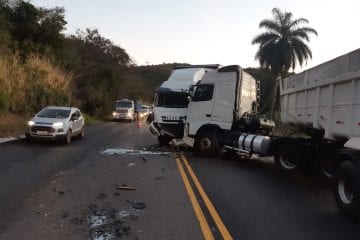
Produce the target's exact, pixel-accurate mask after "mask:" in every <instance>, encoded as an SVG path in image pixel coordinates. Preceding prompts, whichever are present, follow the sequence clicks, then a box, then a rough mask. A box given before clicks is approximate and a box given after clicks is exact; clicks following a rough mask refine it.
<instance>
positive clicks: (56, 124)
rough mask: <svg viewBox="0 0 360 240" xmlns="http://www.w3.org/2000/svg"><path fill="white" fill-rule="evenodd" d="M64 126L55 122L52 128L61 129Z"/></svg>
mask: <svg viewBox="0 0 360 240" xmlns="http://www.w3.org/2000/svg"><path fill="white" fill-rule="evenodd" d="M63 126H64V123H63V122H56V123H53V127H57V128H61V127H63Z"/></svg>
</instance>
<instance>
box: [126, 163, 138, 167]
mask: <svg viewBox="0 0 360 240" xmlns="http://www.w3.org/2000/svg"><path fill="white" fill-rule="evenodd" d="M135 165H136V164H135V163H129V164H128V165H127V166H128V167H135Z"/></svg>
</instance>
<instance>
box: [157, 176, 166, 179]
mask: <svg viewBox="0 0 360 240" xmlns="http://www.w3.org/2000/svg"><path fill="white" fill-rule="evenodd" d="M155 179H156V180H163V179H165V177H163V176H161V177H156V178H155Z"/></svg>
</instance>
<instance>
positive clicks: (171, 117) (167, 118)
mask: <svg viewBox="0 0 360 240" xmlns="http://www.w3.org/2000/svg"><path fill="white" fill-rule="evenodd" d="M165 119H166V120H179V116H166V117H165Z"/></svg>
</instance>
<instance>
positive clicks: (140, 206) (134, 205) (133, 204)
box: [126, 200, 146, 210]
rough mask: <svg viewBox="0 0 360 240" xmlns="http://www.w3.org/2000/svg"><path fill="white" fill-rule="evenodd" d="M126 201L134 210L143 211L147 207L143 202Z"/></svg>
mask: <svg viewBox="0 0 360 240" xmlns="http://www.w3.org/2000/svg"><path fill="white" fill-rule="evenodd" d="M126 201H127V202H129V203H130V204H131V207H132V208H134V209H137V210H142V209H144V208H145V207H146V204H145V203H143V202H137V201H129V200H126Z"/></svg>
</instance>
